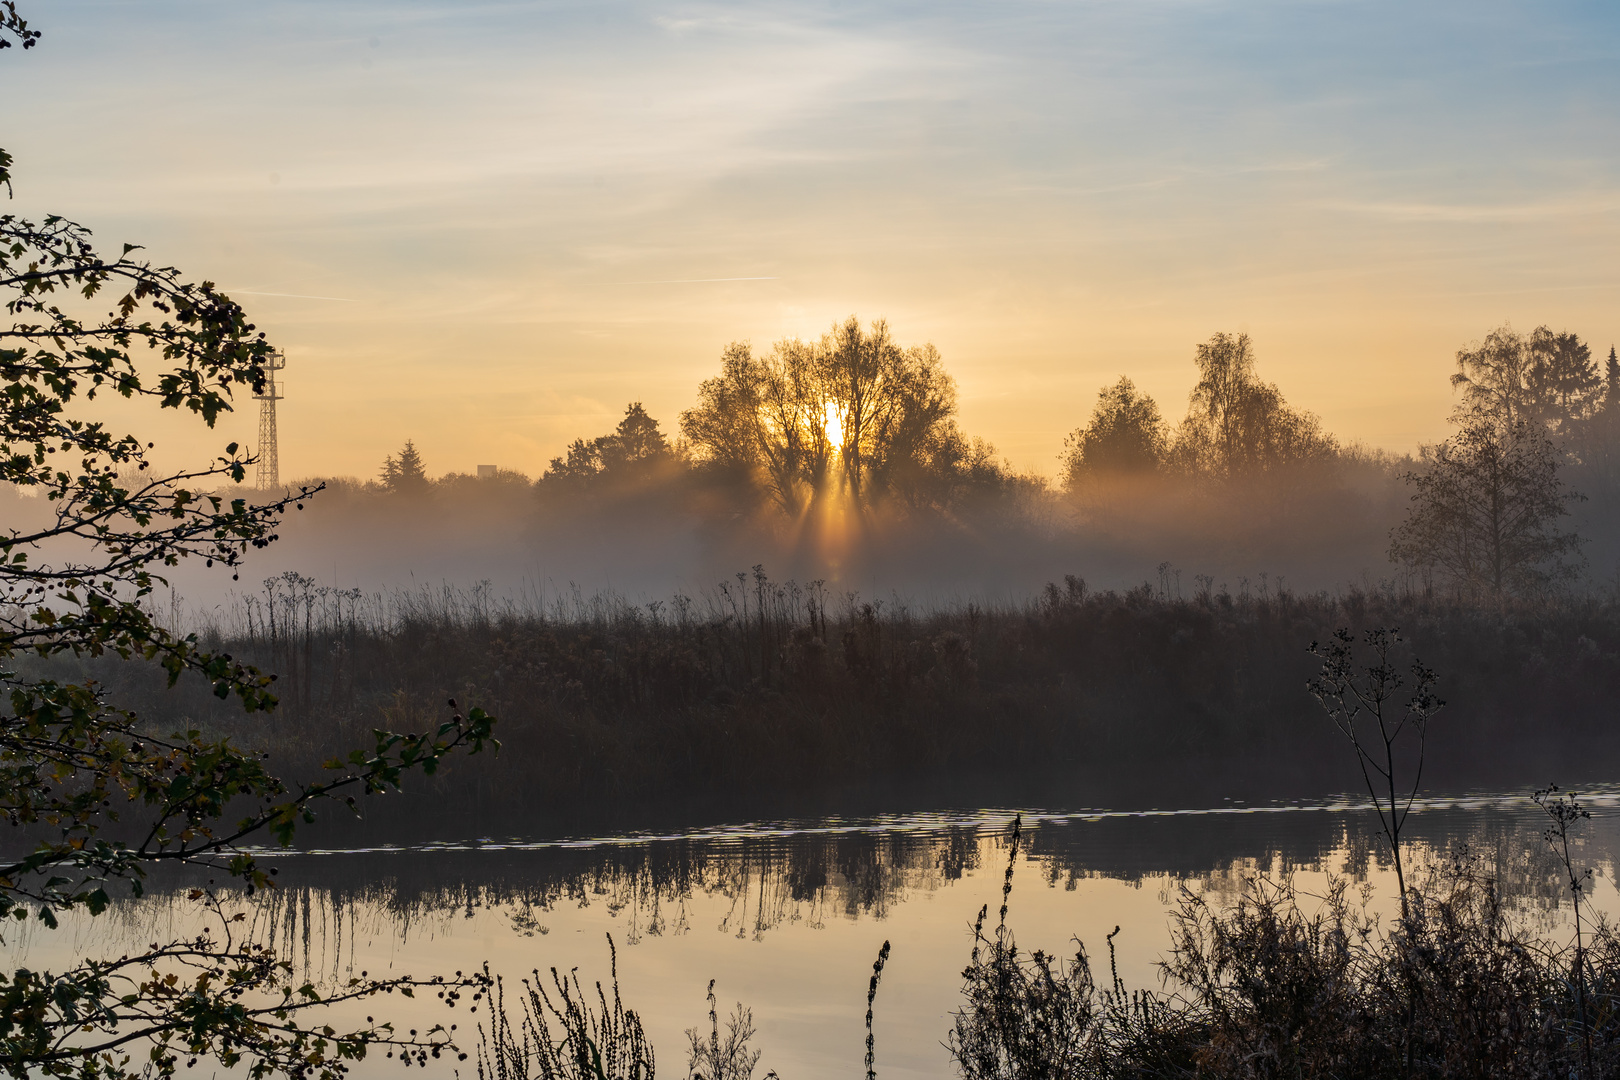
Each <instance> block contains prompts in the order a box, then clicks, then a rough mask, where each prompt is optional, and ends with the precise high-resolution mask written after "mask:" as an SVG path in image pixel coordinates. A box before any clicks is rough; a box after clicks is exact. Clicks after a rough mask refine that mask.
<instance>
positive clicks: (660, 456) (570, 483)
mask: <svg viewBox="0 0 1620 1080" xmlns="http://www.w3.org/2000/svg"><path fill="white" fill-rule="evenodd" d="M674 464H676V459H675V454H674V452H673V451H672V450H671V449H670V445H669V440H668V439H666V438H665V437H664V433H663V432H661V431H659V430H658V421H657V420H654V419H653V418H652V417H651V416H648V415H647V410H646V409H644V408H642V406H641V402H639V401H634V402H631V403H630V405H629V406H628V407H627V408H626V409H625V411H624V419H622V420H620V421H619V424H618V427H616V428H614V430H613V431H612V432H610V433H609V434H607V435H602V436H599V437H598V438H595V439H592V440H590V441H589V442H587V441H585V440H584V439H575V440H574V441H573V443H571V444H570V445H569V447H568V450H567V452H566V453H564V454H563V455H562V456H561V457H554V458H552V459H551V465H550V467H549V468H547V469H546V472H545V474H544V475H543V476H541V478H540V484H541V487H542V490H551V491H563V490H568V491H576V492H579V491H588V490H595V489H598V488H601V487H603V486H604V485H605V486H608V487H613V488H628V487H633V486H637V485H642V484H646V483H649V482H651V481H653V480H655V479H657V478H658V477H660V476H661V475H663V474H665V473H667V471H668V470H669V468H670V466H672V465H674Z"/></svg>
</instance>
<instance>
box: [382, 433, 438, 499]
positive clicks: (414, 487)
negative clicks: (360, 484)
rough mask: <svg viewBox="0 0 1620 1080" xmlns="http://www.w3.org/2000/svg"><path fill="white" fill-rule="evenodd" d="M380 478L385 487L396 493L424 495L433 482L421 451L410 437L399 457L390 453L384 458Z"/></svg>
mask: <svg viewBox="0 0 1620 1080" xmlns="http://www.w3.org/2000/svg"><path fill="white" fill-rule="evenodd" d="M380 479H381V481H382V486H383V488H384V489H385V490H387V491H389V492H391V493H393V494H395V495H412V496H420V495H424V494H426V493H427V491H428V488H429V487H431V486H432V483H433V482H432V481H431V480H429V479H428V474H427V467H426V466H425V465H423V463H422V453H421V451H419V450H417V448H416V443H414V442H412V441H411V440H410V439H406V440H405V445H404V446H403V447H401V448H400V451H399V456H398V457H395V456H394V455H393V454H389V455H388V456H387V457H386V458H384V459H383V467H382V475H381V478H380Z"/></svg>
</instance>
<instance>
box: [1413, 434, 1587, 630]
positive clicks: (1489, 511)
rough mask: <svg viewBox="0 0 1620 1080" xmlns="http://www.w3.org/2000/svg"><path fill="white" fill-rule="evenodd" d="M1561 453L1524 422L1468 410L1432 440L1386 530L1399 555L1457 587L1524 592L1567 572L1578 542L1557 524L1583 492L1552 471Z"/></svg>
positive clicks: (1504, 593)
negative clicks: (1402, 515)
mask: <svg viewBox="0 0 1620 1080" xmlns="http://www.w3.org/2000/svg"><path fill="white" fill-rule="evenodd" d="M1562 465H1563V455H1562V454H1560V453H1559V451H1558V450H1557V448H1555V447H1554V446H1553V444H1552V440H1551V439H1550V438H1549V437H1548V436H1547V434H1546V431H1545V430H1544V429H1543V428H1541V427H1538V426H1536V425H1534V424H1531V423H1529V422H1528V421H1523V420H1520V421H1515V422H1514V423H1513V424H1511V425H1510V426H1507V427H1504V426H1502V425H1501V424H1499V423H1497V421H1496V420H1494V419H1492V418H1490V417H1472V418H1470V419H1468V420H1467V421H1466V422H1465V423H1464V425H1463V427H1462V429H1461V430H1460V431H1458V432H1457V433H1456V434H1455V435H1453V436H1452V437H1451V438H1450V439H1447V440H1446V441H1445V442H1444V443H1443V444H1441V445H1440V446H1439V447H1437V448H1435V450H1434V452H1433V453H1432V455H1430V456H1429V459H1428V461H1427V468H1426V469H1424V470H1423V471H1422V472H1414V473H1408V474H1407V476H1406V481H1407V483H1408V484H1410V485H1411V486H1412V487H1414V488H1415V489H1416V491H1415V492H1414V493H1413V495H1412V503H1413V505H1412V507H1411V509H1410V510H1409V511H1408V514H1407V518H1406V520H1405V521H1404V522H1403V523H1402V524H1401V525H1400V526H1399V527H1398V528H1397V529H1396V530H1395V532H1394V535H1393V537H1392V538H1391V542H1390V548H1389V554H1390V558H1391V559H1392V560H1394V561H1396V562H1401V563H1406V564H1408V565H1411V566H1415V567H1420V568H1422V569H1424V570H1428V571H1431V572H1438V573H1439V574H1440V575H1441V576H1442V578H1443V579H1444V580H1445V581H1446V582H1447V583H1448V584H1450V585H1451V586H1452V587H1454V588H1455V589H1457V590H1459V591H1461V592H1466V593H1473V594H1483V595H1485V596H1489V597H1493V598H1498V599H1499V598H1501V597H1504V596H1524V595H1529V594H1534V593H1537V592H1540V591H1543V590H1545V589H1546V588H1548V587H1549V586H1551V585H1554V584H1556V583H1558V582H1561V581H1566V580H1568V579H1570V578H1572V577H1573V576H1574V575H1575V572H1576V558H1577V557H1578V555H1579V552H1580V545H1581V543H1582V541H1581V539H1580V537H1578V536H1577V535H1575V534H1574V533H1566V532H1560V531H1559V530H1558V529H1557V528H1556V522H1557V520H1558V519H1559V518H1560V517H1563V516H1564V515H1566V514H1567V513H1568V512H1569V511H1568V504H1569V503H1570V502H1571V501H1572V500H1576V499H1579V498H1581V496H1579V495H1577V494H1575V493H1573V492H1570V491H1569V489H1568V488H1567V486H1566V485H1565V484H1564V482H1563V480H1562V479H1560V477H1559V470H1560V468H1561V467H1562Z"/></svg>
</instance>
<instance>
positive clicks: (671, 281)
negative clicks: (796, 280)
mask: <svg viewBox="0 0 1620 1080" xmlns="http://www.w3.org/2000/svg"><path fill="white" fill-rule="evenodd" d="M780 280H782V279H781V278H777V277H693V278H662V279H659V280H657V281H604V282H602V284H603V285H701V284H703V283H705V282H710V281H780Z"/></svg>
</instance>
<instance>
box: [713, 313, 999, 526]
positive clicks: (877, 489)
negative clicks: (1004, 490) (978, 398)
mask: <svg viewBox="0 0 1620 1080" xmlns="http://www.w3.org/2000/svg"><path fill="white" fill-rule="evenodd" d="M955 413H956V384H955V382H954V380H952V379H951V377H950V376H949V375H948V374H946V372H945V369H944V366H943V364H942V362H941V360H940V356H939V351H938V350H937V349H935V348H934V347H933V346H932V345H920V346H910V347H904V346H901V345H900V344H899V343H897V342H896V341H895V340H894V338H893V337H892V335H891V334H890V332H889V326H888V323H886V322H884V321H883V320H881V319H880V320H878V321H876V322H873V323H871V324H870V325H869V326H867V327H865V328H863V327H862V326H861V324H860V321H859V320H858V319H856V318H854V317H853V316H851V317H850V318H849V319H847V320H845V321H844V322H842V323H839V324H836V325H834V326H833V328H832V329H831V330H829V331H828V332H827V333H826V334H824V335H822V337H821V338H820V339H819V340H818V341H813V342H809V341H802V340H798V339H785V340H782V341H778V342H777V343H776V344H775V345H774V346H772V348H771V351H770V352H768V353H765V354H763V355H756V354H755V353H754V351H753V349H752V347H751V346H750V345H748V344H747V343H745V342H737V343H733V344H732V345H730V346H728V347H727V348H726V350H725V352H724V354H723V355H722V357H721V365H720V374H719V375H717V376H715V377H714V378H712V379H707V380H705V381H704V382H703V383H702V385H701V386H699V387H698V403H697V405H696V406H694V407H693V408H691V409H689V410H687V411H686V412H684V413H682V414H681V431H682V433H683V434H684V435H685V437H686V439H687V441H688V443H689V444H690V446H691V449H692V452H693V454H694V455H695V457H696V458H697V460H698V461H699V462H700V463H703V464H706V465H709V466H711V467H713V468H716V469H719V470H722V471H726V472H730V473H733V474H735V475H738V476H741V477H745V478H747V479H749V480H751V481H752V482H755V483H757V484H758V485H759V487H760V488H761V489H762V490H763V491H764V492H765V493H766V495H767V497H768V498H769V500H770V501H771V502H772V503H774V505H775V506H776V507H777V508H778V509H779V510H780V511H782V512H783V513H784V514H786V515H788V516H790V517H798V516H800V515H802V514H803V513H804V512H805V511H806V510H807V509H808V508H809V506H810V505H811V504H812V503H814V502H815V501H816V500H817V499H820V498H827V497H829V496H834V495H837V496H838V497H847V498H848V499H850V500H851V501H852V502H853V503H854V505H856V506H857V507H868V506H870V505H872V504H874V503H876V502H878V501H880V500H882V499H884V498H885V497H889V496H893V497H895V498H896V499H898V500H900V501H902V502H904V503H906V504H908V505H911V506H914V507H917V506H922V505H925V504H935V503H937V502H938V501H939V500H940V499H942V498H949V493H950V491H951V490H952V489H953V482H954V481H956V480H960V479H961V478H962V477H963V475H964V470H968V469H971V467H972V464H971V463H973V462H976V461H979V459H981V458H983V457H984V456H985V455H986V454H987V453H988V452H989V451H988V448H987V447H983V446H982V444H981V446H979V447H978V448H977V449H976V448H975V446H974V445H973V444H971V443H969V441H968V440H967V439H966V438H965V437H964V436H963V435H962V434H961V432H960V431H959V430H958V429H957V427H956V424H955V421H954V417H955ZM976 455H977V457H976ZM979 463H980V464H982V461H979Z"/></svg>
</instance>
